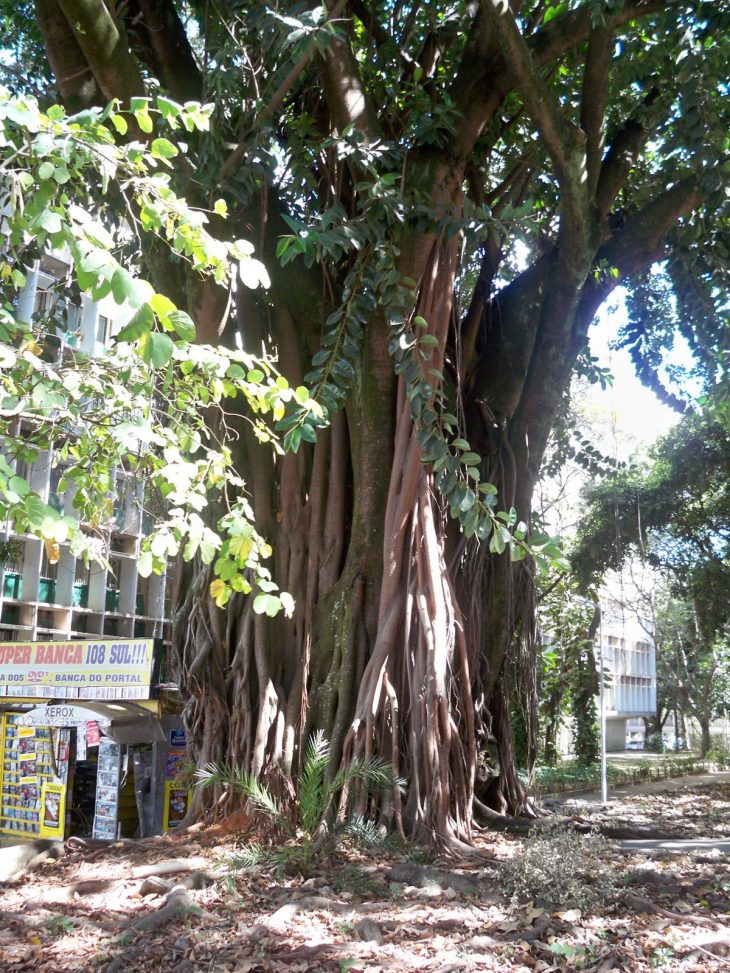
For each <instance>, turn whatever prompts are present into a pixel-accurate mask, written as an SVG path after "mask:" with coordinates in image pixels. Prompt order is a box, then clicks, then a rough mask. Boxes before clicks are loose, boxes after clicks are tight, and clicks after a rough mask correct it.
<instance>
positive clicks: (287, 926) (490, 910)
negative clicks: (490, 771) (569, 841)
mask: <svg viewBox="0 0 730 973" xmlns="http://www.w3.org/2000/svg"><path fill="white" fill-rule="evenodd" d="M562 813H567V811H566V809H562ZM586 814H589V817H590V820H592V821H595V822H598V823H601V824H603V825H606V826H610V827H614V828H616V827H621V826H623V825H631V826H639V827H642V828H645V829H648V830H650V831H651V832H652V833H655V834H661V835H662V836H669V835H672V836H674V837H676V838H685V839H686V838H697V837H702V838H712V839H717V840H721V839H727V838H730V784H728V783H727V782H724V783H712V784H698V783H692V782H691V781H690V782H688V783H687V785H686V786H684V787H682V788H680V789H675V790H673V791H672V792H671V793H665V794H662V793H651V794H640V793H637V794H635V795H633V796H630V797H626V798H622V800H621V802H620V803H619V802H616V803H614V804H612V805H611V806H610V807H609V808H608V809H603V808H601V807H599V806H595V807H592V808H590V809H589V811H586V810H585V809H582V810H581V815H582V816H583V817H582V820H583V821H585V820H588V818H586ZM525 840H529V839H524V838H521V837H513V836H507V835H504V834H497V833H494V832H484V833H482V834H481V835H480V836H479V840H478V849H477V850H478V853H479V857H476V858H475V859H474V860H471V861H468V862H458V863H455V862H453V861H446V860H441V861H438V860H435V861H430V862H427V861H425V860H424V858H423V856H422V854H421V853H420V852H419V850H418V849H410V850H401V851H399V852H398V853H397V854H392V855H383V854H381V855H375V854H373V853H370V854H363V853H361V852H358V851H356V850H355V849H349V850H345V851H343V852H342V854H339V855H338V856H337V859H336V860H333V861H329V862H325V863H323V864H322V865H321V867H319V868H318V869H317V870H316V871H315V872H314V873H313V874H312V876H311V877H309V878H308V879H306V880H304V879H302V878H301V877H296V876H295V877H290V878H280V879H277V878H276V877H275V876H274V875H273V874H272V873H271V871H267V870H261V869H259V870H257V871H254V872H241V871H238V872H234V873H231V871H230V867H229V865H230V858H231V856H232V855H235V854H236V853H237V850H238V849H240V846H241V841H242V839H241V836H238V835H226V836H224V835H221V834H220V833H216V832H215V831H211V830H210V829H203V830H200V831H198V832H195V833H193V834H190V833H188V834H186V835H179V836H175V837H164V838H159V839H155V840H152V841H147V842H144V843H138V844H124V845H121V844H119V845H112V846H107V847H104V848H93V849H92V848H88V847H87V848H74V847H72V846H70V845H67V850H66V854H65V855H63V857H61V858H59V859H58V860H50V861H45V862H42V863H41V864H39V865H37V866H36V867H35V868H33V869H32V870H31V871H30V872H28V873H27V874H25V875H24V876H22V877H21V878H19V879H17V880H15V881H10V882H8V883H6V884H5V885H4V886H3V887H2V889H1V890H0V910H1V911H0V970H1V971H2V973H20V971H31V970H33V971H38V973H46V971H48V973H50V971H54V973H56V971H58V973H60V971H73V973H91V971H106V973H153V971H154V973H168V971H175V973H203V971H206V973H217V971H221V973H222V971H227V973H247V971H251V973H268V971H275V970H276V971H278V970H287V971H309V970H323V971H332V973H344V971H351V973H366V971H367V973H377V971H384V970H389V971H390V970H392V971H407V970H416V969H417V970H421V971H424V973H425V971H429V973H430V971H434V973H436V971H438V973H448V971H456V970H474V971H504V973H526V971H530V973H533V971H534V973H550V971H563V970H569V971H573V970H585V971H592V973H609V971H611V970H627V971H634V973H643V971H666V973H670V971H671V973H690V971H719V970H730V929H729V924H730V858H728V857H727V856H724V855H721V854H719V853H718V852H716V851H714V850H713V849H710V850H709V851H708V850H707V849H706V848H705V849H704V850H701V851H698V852H692V853H690V854H679V855H677V854H673V853H672V852H671V851H668V850H661V851H659V852H653V853H651V854H646V853H635V852H633V851H626V850H622V849H621V848H620V847H619V846H618V845H617V844H615V843H611V844H609V846H608V848H607V849H606V851H605V853H604V854H603V859H604V862H605V864H606V865H607V867H608V869H609V870H610V871H611V873H612V875H613V878H614V880H615V890H614V892H613V893H611V895H610V896H609V897H608V899H607V900H606V901H605V903H604V904H603V905H602V906H600V907H599V908H597V909H595V910H594V911H593V912H581V911H580V910H579V909H577V908H566V907H565V906H563V907H556V906H555V905H554V904H553V903H552V902H551V899H550V895H551V890H550V889H542V890H540V893H539V894H537V895H535V896H533V897H532V899H531V900H529V901H512V900H511V899H510V897H509V896H508V895H506V894H505V893H503V892H502V891H500V882H499V874H500V871H501V870H502V869H503V868H504V863H505V862H506V861H507V860H508V859H510V858H511V857H512V856H513V855H515V854H516V853H518V852H519V851H520V849H521V848H522V847H523V845H524V843H525ZM583 881H586V882H588V883H589V884H590V882H591V877H590V876H584V877H583ZM185 886H188V887H187V888H186V887H185Z"/></svg>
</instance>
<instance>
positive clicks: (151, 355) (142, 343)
mask: <svg viewBox="0 0 730 973" xmlns="http://www.w3.org/2000/svg"><path fill="white" fill-rule="evenodd" d="M137 349H138V351H139V356H140V358H141V359H142V361H143V362H145V364H147V365H151V366H152V367H153V368H162V366H163V365H166V364H167V363H168V362H169V360H170V359H171V358H172V353H173V351H174V350H175V345H174V344H173V341H172V338H170V336H169V335H166V334H161V333H160V332H159V331H154V332H152V331H148V332H147V333H146V334H143V335H142V337H141V338H140V339H139V343H138V345H137Z"/></svg>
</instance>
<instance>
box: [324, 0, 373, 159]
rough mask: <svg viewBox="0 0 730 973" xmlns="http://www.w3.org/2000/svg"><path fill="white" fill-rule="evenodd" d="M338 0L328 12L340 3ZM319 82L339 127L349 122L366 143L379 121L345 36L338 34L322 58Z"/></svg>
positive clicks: (334, 9)
mask: <svg viewBox="0 0 730 973" xmlns="http://www.w3.org/2000/svg"><path fill="white" fill-rule="evenodd" d="M340 5H341V0H340V3H338V4H337V5H336V6H335V7H334V8H333V11H332V13H331V14H330V19H333V17H334V12H335V11H336V10H337V9H338V8H339V7H340ZM321 63H322V82H323V87H324V90H325V96H326V98H327V104H328V105H329V109H330V112H331V114H332V120H333V122H334V125H335V127H336V128H337V129H338V131H340V132H342V131H343V130H344V129H346V128H348V127H350V126H352V128H353V129H354V130H355V131H357V132H359V133H360V135H361V136H362V137H363V140H364V142H365V144H366V145H367V144H368V143H371V142H374V141H376V139H377V138H378V137H379V136H380V124H379V122H378V115H377V112H376V110H375V106H374V105H373V104H372V101H371V100H370V98H369V97H368V95H367V93H366V91H365V88H364V87H363V84H362V79H361V77H360V70H359V67H358V64H357V61H356V60H355V55H354V54H353V52H352V46H351V44H350V42H349V39H348V38H347V36H343V35H337V36H335V37H334V38H333V39H332V42H331V44H330V45H329V47H328V48H327V50H326V51H325V53H324V55H323V56H322V58H321Z"/></svg>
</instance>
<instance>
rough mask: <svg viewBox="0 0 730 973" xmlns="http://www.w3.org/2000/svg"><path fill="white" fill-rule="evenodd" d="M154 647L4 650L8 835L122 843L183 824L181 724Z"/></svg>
mask: <svg viewBox="0 0 730 973" xmlns="http://www.w3.org/2000/svg"><path fill="white" fill-rule="evenodd" d="M161 653H162V644H161V643H160V642H159V641H158V640H155V639H144V638H142V639H92V640H89V641H64V642H25V643H23V642H0V837H2V838H5V839H7V838H9V837H12V838H16V839H19V840H22V839H31V838H37V837H48V838H64V837H67V836H69V835H71V834H80V835H87V836H90V837H94V838H101V839H107V840H110V841H113V840H115V839H116V838H118V837H120V836H128V837H133V836H135V835H137V836H142V837H146V836H148V835H150V834H155V833H159V831H161V830H163V829H164V830H167V829H168V828H171V827H174V826H175V825H176V824H178V823H179V822H180V821H181V820H182V818H183V817H184V813H185V810H186V809H187V805H188V802H189V799H190V794H189V792H188V790H187V788H186V787H185V786H184V785H182V786H181V785H180V784H179V783H178V780H179V775H180V769H181V767H182V766H183V765H184V764H185V762H186V758H187V751H186V747H185V735H184V732H183V730H182V723H181V721H180V718H179V717H178V716H175V715H174V714H163V712H162V706H161V701H160V699H159V695H160V694H159V687H160V681H159V670H160V658H161Z"/></svg>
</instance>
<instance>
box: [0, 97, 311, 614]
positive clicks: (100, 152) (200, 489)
mask: <svg viewBox="0 0 730 973" xmlns="http://www.w3.org/2000/svg"><path fill="white" fill-rule="evenodd" d="M211 110H212V106H201V105H198V104H195V103H192V102H190V103H187V104H186V105H185V106H181V105H178V104H176V103H175V102H173V101H171V100H170V99H167V98H163V97H161V96H160V97H158V98H157V99H155V100H154V101H153V100H152V99H148V98H136V99H132V103H131V105H130V111H129V112H122V111H121V110H120V109H119V105H118V103H116V102H112V103H111V104H110V105H109V106H107V108H105V109H90V110H88V111H84V112H81V113H80V114H78V115H72V116H68V115H67V114H66V113H65V111H64V109H63V108H62V107H61V106H59V105H53V106H51V107H50V108H49V109H48V111H47V112H43V111H41V110H40V108H39V106H38V104H37V102H36V101H35V100H34V99H33V98H30V97H26V98H18V97H14V96H12V95H10V94H9V92H7V91H6V90H4V89H0V150H1V151H2V154H3V157H4V160H5V161H4V162H3V163H2V165H1V166H0V231H1V232H2V238H3V245H2V250H1V251H0V440H2V442H3V447H4V449H3V454H2V455H0V516H2V518H3V519H4V520H7V521H9V522H10V523H12V524H13V525H14V529H15V530H16V531H20V532H28V533H31V534H35V535H36V536H38V537H40V538H42V539H43V541H44V544H45V549H46V554H47V556H48V559H49V561H51V562H57V561H58V560H59V559H60V557H61V547H62V546H66V545H67V546H68V549H69V550H70V551H71V553H72V554H73V555H74V556H77V557H83V558H84V559H85V560H87V561H88V560H96V561H102V562H103V561H104V560H105V558H106V542H107V538H108V532H107V528H108V527H109V526H110V523H111V520H112V516H113V499H112V496H111V477H110V471H111V470H113V469H115V468H116V469H119V470H124V471H125V473H126V474H127V475H129V476H131V477H132V478H133V479H134V480H135V481H136V482H138V483H144V484H145V490H146V492H147V495H148V496H150V495H155V494H156V495H157V496H158V497H159V498H160V499H161V500H162V504H161V506H162V507H163V508H164V512H163V513H162V514H159V513H157V514H156V523H155V527H154V529H153V530H152V532H151V533H150V534H149V535H148V536H146V537H145V538H144V540H143V541H142V545H141V551H140V556H139V562H138V569H139V572H140V574H142V575H143V576H146V575H148V574H150V573H152V572H157V573H161V572H162V571H164V569H165V563H166V559H167V558H168V557H173V556H175V555H176V554H178V553H179V552H181V553H182V555H183V557H185V558H186V559H188V560H189V559H191V558H192V557H194V556H199V557H200V558H201V560H202V561H203V562H204V563H206V564H212V567H213V573H214V575H215V579H214V580H213V582H212V584H211V589H210V590H211V595H212V596H213V597H214V598H215V600H216V602H217V604H218V605H220V606H222V605H224V604H225V603H226V601H227V600H228V599H229V598H230V596H231V594H232V593H233V592H234V591H241V592H244V593H248V592H250V591H251V590H252V586H253V587H255V588H256V590H257V591H258V594H257V596H256V598H255V600H254V609H255V610H256V611H257V612H261V613H266V614H269V615H273V614H276V613H277V612H278V611H279V610H281V608H282V607H283V608H284V609H285V610H286V611H287V612H290V611H291V609H292V607H293V602H292V599H291V598H290V597H289V596H287V595H286V594H285V593H277V591H278V589H277V586H276V585H275V584H274V582H273V581H272V580H271V575H270V572H269V571H268V570H267V568H266V567H265V566H264V565H263V563H262V562H263V561H264V560H265V559H266V558H267V557H268V556H269V555H270V554H271V549H270V547H269V546H268V544H266V542H265V541H264V539H263V538H262V537H260V536H259V534H258V533H257V532H256V530H255V527H254V525H253V512H252V510H251V508H250V506H249V504H248V502H247V501H246V499H245V497H243V496H242V491H243V488H244V483H243V481H242V480H241V479H240V478H239V477H238V475H237V474H236V472H235V469H234V463H233V459H232V452H231V447H232V443H233V441H234V439H235V436H234V434H233V433H232V432H231V429H230V422H229V413H228V411H227V410H229V409H230V410H232V411H233V412H235V415H236V416H243V417H244V418H245V419H246V420H247V421H248V422H249V423H250V425H251V427H252V429H253V432H254V434H255V436H256V437H257V438H258V440H259V441H260V442H262V443H269V444H271V445H272V446H273V447H274V449H276V450H278V451H279V452H281V446H280V445H279V443H278V440H277V435H276V433H275V431H274V429H273V424H274V423H275V422H277V421H279V420H281V419H282V418H284V417H285V416H286V415H287V414H292V413H293V414H296V415H297V416H298V417H300V420H301V422H302V424H303V425H304V426H306V425H307V424H311V425H320V424H321V423H322V421H323V417H322V410H321V408H320V406H319V405H318V404H317V403H316V402H315V401H314V400H313V399H312V398H311V397H310V394H309V392H308V390H307V389H306V388H305V387H304V386H301V387H298V388H296V389H295V388H291V387H290V386H289V383H288V382H287V381H286V379H285V378H284V377H283V376H281V375H279V374H278V372H277V370H276V368H275V364H274V362H273V361H272V360H271V359H270V358H266V357H256V356H254V355H250V354H248V353H246V352H244V351H242V350H226V349H223V348H213V347H211V346H207V345H198V344H194V343H193V342H194V341H195V336H196V332H195V325H194V323H193V321H192V319H191V317H190V316H189V314H188V313H187V312H186V311H185V310H184V309H182V308H179V307H177V306H176V304H175V303H174V302H173V301H172V300H171V299H170V298H169V297H168V296H167V295H165V294H162V293H159V292H157V291H156V290H155V289H154V287H153V286H152V284H150V283H149V282H148V281H146V280H144V279H142V278H140V277H139V276H138V274H137V273H136V271H135V266H134V262H133V260H132V259H125V257H124V254H126V253H128V252H129V251H130V250H131V249H132V243H133V241H134V238H135V237H137V238H141V237H143V236H144V235H145V234H150V235H153V236H154V237H155V238H157V239H161V240H163V241H164V242H165V243H166V244H167V246H169V248H170V249H171V250H172V251H173V252H174V253H175V254H176V255H177V256H178V258H179V259H181V260H182V261H184V262H185V263H186V264H187V265H188V267H189V270H190V272H191V273H193V274H201V275H207V276H210V277H212V278H213V279H214V280H215V281H216V282H218V283H219V284H221V285H223V286H226V287H227V288H229V290H230V291H233V290H235V288H236V287H237V286H239V282H242V283H243V284H244V285H245V286H249V287H258V286H268V276H267V274H266V271H265V269H264V267H263V266H262V265H261V264H260V263H259V262H258V261H257V260H254V259H253V257H252V256H251V254H252V251H253V247H252V246H251V245H250V244H249V243H248V242H247V241H245V240H236V241H234V242H223V241H221V240H218V239H216V238H215V237H213V236H212V235H211V234H210V233H209V232H208V229H207V224H208V222H209V214H208V213H207V212H205V211H203V210H201V209H196V208H194V207H192V206H190V205H189V204H188V203H187V201H185V200H184V199H183V198H181V197H179V196H178V195H176V193H175V192H174V191H173V189H172V188H171V183H170V177H169V174H168V172H167V169H168V168H169V167H170V160H171V159H173V158H175V157H176V156H178V155H180V154H181V152H183V151H184V149H183V147H181V146H179V145H177V144H176V143H174V142H173V141H170V140H169V139H168V138H165V137H162V136H158V137H152V136H153V135H154V129H155V125H156V124H158V125H162V126H167V127H169V128H170V129H173V130H174V129H176V128H179V127H180V126H182V128H183V129H185V130H186V131H188V132H192V131H194V130H199V131H204V130H206V129H207V127H208V120H209V117H210V112H211ZM128 119H129V120H131V119H133V120H134V122H135V124H136V126H137V129H138V130H140V131H141V132H142V133H144V134H145V135H147V136H149V138H148V139H147V140H146V141H135V140H128V141H124V142H121V143H117V141H116V137H115V132H116V133H117V134H120V135H122V136H125V135H126V134H127V132H128V129H129V121H128ZM120 210H121V212H122V215H121V216H120ZM213 211H214V212H215V213H216V214H217V215H218V216H219V217H222V218H224V217H225V215H226V209H225V204H224V203H223V202H222V201H218V202H217V203H215V204H214V207H213ZM59 256H60V257H61V258H62V260H63V262H64V263H65V264H66V265H68V267H69V272H68V278H67V279H66V280H63V281H60V282H59V286H60V287H62V288H63V290H64V291H66V292H67V293H71V294H74V293H75V294H77V295H84V296H85V297H86V298H87V299H88V300H90V301H93V302H98V301H102V300H105V299H111V300H113V301H114V302H115V303H116V304H117V305H118V306H119V313H120V315H122V316H126V318H127V322H126V324H125V325H124V327H122V329H121V331H119V333H118V334H117V335H116V337H115V341H114V343H113V345H112V347H111V348H110V349H108V350H106V351H105V352H104V353H103V354H101V355H92V354H88V353H84V352H82V351H79V350H77V349H75V348H73V347H72V346H70V345H69V344H68V343H67V342H66V341H65V340H64V337H65V336H64V333H63V327H62V322H61V321H60V318H59V315H58V314H45V315H44V314H33V315H26V316H27V317H30V320H24V319H23V318H22V317H21V315H20V313H19V310H18V306H19V297H20V295H21V292H22V290H23V288H24V287H25V286H26V283H27V279H26V271H28V270H29V269H30V267H32V266H33V264H34V262H38V261H42V260H43V259H44V258H53V257H56V258H57V257H59ZM64 301H65V298H64ZM61 317H62V315H61ZM48 449H52V450H53V454H54V462H56V463H58V464H60V465H61V466H62V477H61V480H60V483H59V492H64V493H65V492H68V491H70V492H71V493H72V494H73V507H74V511H75V513H76V516H64V515H63V514H62V513H59V512H58V511H57V510H55V509H54V508H53V507H52V506H50V505H49V504H48V503H46V502H45V500H44V499H43V497H42V496H40V495H39V494H38V493H37V492H36V491H34V490H33V489H32V484H31V481H30V479H29V478H26V477H24V476H23V475H21V473H20V470H21V469H22V464H26V468H27V467H29V466H31V465H32V464H33V463H34V462H35V461H36V460H37V459H38V457H39V455H40V454H41V453H42V452H43V451H45V450H48ZM212 504H218V505H221V506H222V508H223V511H224V513H223V516H219V517H218V518H217V519H215V518H213V517H211V516H210V515H208V516H206V511H207V510H209V509H211V505H212ZM212 509H217V508H216V507H213V508H212ZM89 528H91V529H90V530H89Z"/></svg>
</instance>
